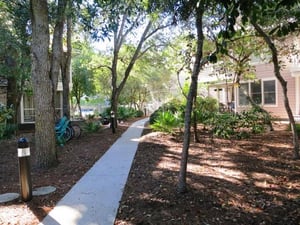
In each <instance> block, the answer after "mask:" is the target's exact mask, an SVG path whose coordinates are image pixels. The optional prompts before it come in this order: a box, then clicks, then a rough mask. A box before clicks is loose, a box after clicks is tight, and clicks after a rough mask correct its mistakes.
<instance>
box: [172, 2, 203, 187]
mask: <svg viewBox="0 0 300 225" xmlns="http://www.w3.org/2000/svg"><path fill="white" fill-rule="evenodd" d="M202 16H203V9H202V8H201V7H198V8H197V12H196V28H197V53H196V60H195V64H194V67H193V73H192V79H191V84H190V89H189V93H188V98H187V103H186V107H185V117H184V121H185V122H184V137H183V138H184V140H183V146H182V155H181V162H180V171H179V179H178V186H177V191H178V192H179V193H184V192H186V191H187V187H186V173H187V163H188V155H189V147H190V136H191V130H190V128H191V117H192V110H193V103H194V99H195V96H196V95H197V86H198V75H199V72H200V66H201V64H200V62H201V59H202V49H203V39H204V37H203V30H202Z"/></svg>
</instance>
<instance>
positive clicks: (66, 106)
mask: <svg viewBox="0 0 300 225" xmlns="http://www.w3.org/2000/svg"><path fill="white" fill-rule="evenodd" d="M70 9H71V2H70V1H69V10H70ZM72 32H73V31H72V18H71V15H68V16H67V52H65V53H64V56H63V60H62V69H61V70H62V83H63V114H64V115H67V117H68V118H70V76H71V57H72V43H71V41H72Z"/></svg>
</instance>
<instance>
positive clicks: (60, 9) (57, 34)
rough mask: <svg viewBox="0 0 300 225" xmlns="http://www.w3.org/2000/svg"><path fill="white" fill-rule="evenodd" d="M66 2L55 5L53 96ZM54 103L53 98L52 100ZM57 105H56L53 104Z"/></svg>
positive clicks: (64, 0) (58, 65) (58, 69)
mask: <svg viewBox="0 0 300 225" xmlns="http://www.w3.org/2000/svg"><path fill="white" fill-rule="evenodd" d="M66 3H67V0H59V1H58V5H57V17H56V23H55V27H54V34H53V39H52V40H53V41H52V54H51V56H52V57H51V73H50V74H51V80H52V82H53V87H54V88H53V92H54V93H53V94H54V96H55V94H56V92H57V84H58V77H59V75H60V74H61V72H62V71H61V63H62V59H63V43H62V40H63V31H64V23H65V11H66ZM54 101H55V98H54ZM55 105H57V104H55Z"/></svg>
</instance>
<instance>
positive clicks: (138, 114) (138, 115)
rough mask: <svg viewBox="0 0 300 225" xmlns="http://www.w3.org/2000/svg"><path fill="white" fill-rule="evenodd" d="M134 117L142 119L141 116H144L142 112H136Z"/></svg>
mask: <svg viewBox="0 0 300 225" xmlns="http://www.w3.org/2000/svg"><path fill="white" fill-rule="evenodd" d="M135 116H136V117H143V116H144V112H143V110H137V111H136V115H135Z"/></svg>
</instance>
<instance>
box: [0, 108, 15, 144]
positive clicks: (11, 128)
mask: <svg viewBox="0 0 300 225" xmlns="http://www.w3.org/2000/svg"><path fill="white" fill-rule="evenodd" d="M13 115H14V110H13V109H12V107H6V106H4V105H1V104H0V139H4V138H10V137H11V136H12V134H13V133H14V132H15V131H16V129H17V125H15V124H11V123H9V122H8V121H9V120H11V119H12V118H13Z"/></svg>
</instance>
